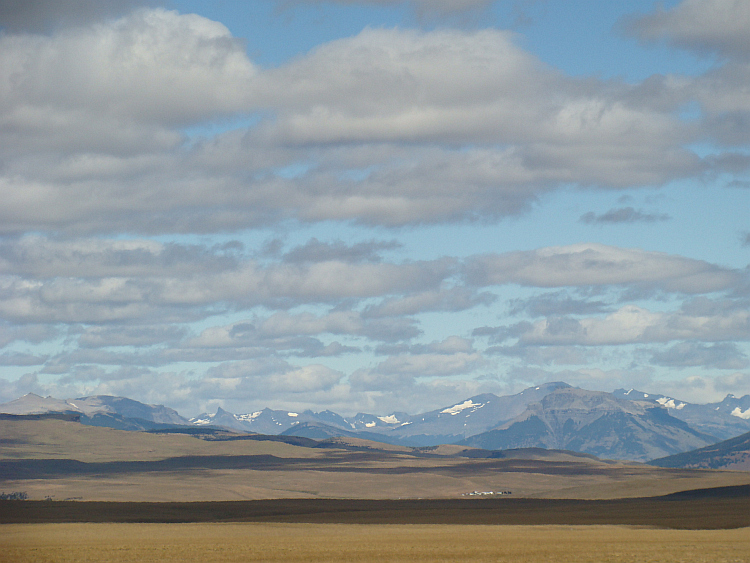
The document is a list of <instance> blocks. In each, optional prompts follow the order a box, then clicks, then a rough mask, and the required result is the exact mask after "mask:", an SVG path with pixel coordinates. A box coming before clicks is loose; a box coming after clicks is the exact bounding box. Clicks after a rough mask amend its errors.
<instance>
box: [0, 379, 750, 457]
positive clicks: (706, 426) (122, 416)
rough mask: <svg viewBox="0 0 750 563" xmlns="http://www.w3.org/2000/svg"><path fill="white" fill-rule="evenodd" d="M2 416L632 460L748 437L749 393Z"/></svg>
mask: <svg viewBox="0 0 750 563" xmlns="http://www.w3.org/2000/svg"><path fill="white" fill-rule="evenodd" d="M3 412H4V413H10V414H33V413H45V412H68V413H76V414H78V415H80V420H81V422H82V423H84V424H88V425H92V426H108V427H111V428H117V429H123V430H164V429H167V428H170V427H171V428H184V429H185V430H184V431H189V429H191V428H192V429H196V430H197V429H206V430H208V429H210V428H213V429H216V428H223V429H230V430H233V431H235V432H244V433H257V434H262V435H277V436H279V435H283V436H294V437H300V438H310V439H315V440H320V439H327V438H333V437H337V436H346V437H350V438H362V439H367V440H373V441H377V442H381V443H388V444H394V445H399V446H410V447H433V446H436V445H439V444H451V443H457V444H463V445H466V446H472V447H477V448H481V449H484V450H498V449H513V448H528V447H533V448H547V449H565V450H570V451H575V452H581V453H586V454H592V455H596V456H600V457H605V458H612V459H625V460H634V461H647V460H650V459H655V458H661V457H664V456H668V455H672V454H676V453H680V452H686V451H689V450H693V449H696V448H701V447H704V446H707V445H709V444H712V443H715V442H718V441H720V440H721V439H722V438H725V437H727V436H729V437H734V436H737V435H739V434H742V433H744V432H747V431H748V430H750V395H748V396H745V397H741V398H736V397H734V396H733V395H729V396H727V397H726V398H725V399H724V400H723V401H721V402H719V403H710V404H708V405H700V404H690V403H687V402H684V401H678V400H676V399H674V398H672V397H667V396H664V395H657V394H648V393H644V392H641V391H635V390H630V391H625V390H622V389H619V390H617V391H615V392H614V393H604V392H598V391H586V390H584V389H576V388H572V387H570V386H569V385H568V384H566V383H563V382H554V383H546V384H543V385H539V386H535V387H530V388H528V389H525V390H524V391H522V392H520V393H517V394H515V395H507V396H497V395H493V394H491V393H487V394H482V395H476V396H473V397H470V398H468V399H465V400H462V401H459V402H457V403H455V404H453V405H449V406H445V407H442V408H438V409H435V410H432V411H429V412H426V413H422V414H417V415H410V414H407V413H403V412H397V413H391V414H388V415H384V416H378V415H374V414H368V413H358V414H357V415H355V416H352V417H343V416H340V415H339V414H337V413H334V412H332V411H327V410H326V411H322V412H313V411H310V410H307V411H304V412H292V411H287V410H273V409H268V408H266V409H263V410H260V411H254V412H250V413H247V414H234V413H230V412H228V411H226V410H224V409H222V408H219V409H218V410H217V411H216V413H213V414H211V413H203V414H201V415H199V416H197V417H194V418H192V419H190V420H188V419H186V418H183V417H182V416H180V415H179V414H178V413H177V412H176V411H174V410H173V409H170V408H168V407H165V406H162V405H146V404H143V403H140V402H138V401H133V400H131V399H127V398H124V397H111V396H103V395H99V396H92V397H81V398H78V399H68V400H59V399H55V398H52V397H46V398H44V397H39V396H38V395H34V394H28V395H25V396H24V397H21V398H20V399H16V400H15V401H11V402H9V403H6V404H4V405H0V413H3ZM180 431H183V430H180ZM201 431H203V430H201Z"/></svg>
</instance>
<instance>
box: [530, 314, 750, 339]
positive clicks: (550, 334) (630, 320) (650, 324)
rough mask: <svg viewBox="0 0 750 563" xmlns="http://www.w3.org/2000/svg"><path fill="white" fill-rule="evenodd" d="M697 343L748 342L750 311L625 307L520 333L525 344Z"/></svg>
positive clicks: (539, 324)
mask: <svg viewBox="0 0 750 563" xmlns="http://www.w3.org/2000/svg"><path fill="white" fill-rule="evenodd" d="M673 340H696V341H703V342H719V341H729V340H750V311H749V310H748V309H747V308H744V307H741V306H740V307H738V308H736V309H734V310H731V311H727V312H724V313H715V314H711V315H706V314H695V313H691V312H689V311H686V310H684V309H683V310H681V311H677V312H674V313H662V312H652V311H649V310H648V309H645V308H643V307H638V306H635V305H625V306H624V307H621V308H620V309H618V310H617V311H615V312H614V313H612V314H610V315H607V316H605V317H603V318H599V317H588V318H583V319H573V318H570V317H558V318H549V319H544V320H541V321H537V322H535V323H533V325H532V327H531V328H530V329H529V330H527V331H525V332H523V333H522V334H521V336H520V342H522V343H524V344H537V345H549V344H581V345H588V346H599V345H619V344H633V343H644V342H669V341H673Z"/></svg>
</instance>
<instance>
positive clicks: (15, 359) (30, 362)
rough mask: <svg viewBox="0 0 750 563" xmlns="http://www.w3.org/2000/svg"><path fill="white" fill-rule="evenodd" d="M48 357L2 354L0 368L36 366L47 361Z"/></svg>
mask: <svg viewBox="0 0 750 563" xmlns="http://www.w3.org/2000/svg"><path fill="white" fill-rule="evenodd" d="M47 358H48V356H35V355H34V354H24V353H22V352H4V353H3V354H0V366H38V365H42V364H44V362H46V361H47Z"/></svg>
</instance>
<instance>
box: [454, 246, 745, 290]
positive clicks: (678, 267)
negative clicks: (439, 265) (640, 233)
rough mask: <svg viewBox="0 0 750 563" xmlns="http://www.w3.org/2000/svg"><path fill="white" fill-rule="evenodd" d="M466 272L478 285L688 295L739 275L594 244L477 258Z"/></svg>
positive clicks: (726, 284) (658, 254) (679, 258)
mask: <svg viewBox="0 0 750 563" xmlns="http://www.w3.org/2000/svg"><path fill="white" fill-rule="evenodd" d="M465 271H466V277H467V280H468V281H469V283H470V284H472V285H476V286H488V285H499V284H508V283H515V284H519V285H523V286H532V287H565V286H607V285H623V286H625V285H631V286H643V287H657V288H660V289H663V290H666V291H677V292H684V293H709V292H712V291H719V290H722V289H729V288H731V287H733V286H734V285H735V284H737V283H739V281H740V279H741V274H740V273H738V272H736V271H733V270H729V269H726V268H722V267H720V266H716V265H713V264H709V263H708V262H703V261H700V260H693V259H690V258H684V257H682V256H675V255H669V254H665V253H663V252H650V251H645V250H639V249H626V248H618V247H613V246H605V245H602V244H596V243H586V244H575V245H570V246H553V247H547V248H541V249H539V250H532V251H520V252H508V253H505V254H487V255H483V256H475V257H471V258H469V259H468V260H467V261H466V265H465Z"/></svg>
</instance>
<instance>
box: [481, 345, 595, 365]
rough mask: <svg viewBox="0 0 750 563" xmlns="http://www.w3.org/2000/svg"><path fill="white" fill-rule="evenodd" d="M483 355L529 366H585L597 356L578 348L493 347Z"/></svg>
mask: <svg viewBox="0 0 750 563" xmlns="http://www.w3.org/2000/svg"><path fill="white" fill-rule="evenodd" d="M484 353H485V354H491V355H498V354H499V355H503V356H510V357H516V358H519V359H521V360H522V361H523V362H524V363H526V364H530V365H537V366H541V365H557V366H565V365H587V364H590V363H592V361H593V360H594V359H596V357H597V354H596V353H595V352H593V351H592V350H590V349H587V348H582V347H578V346H518V345H515V346H493V347H490V348H488V349H486V350H485V351H484Z"/></svg>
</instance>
